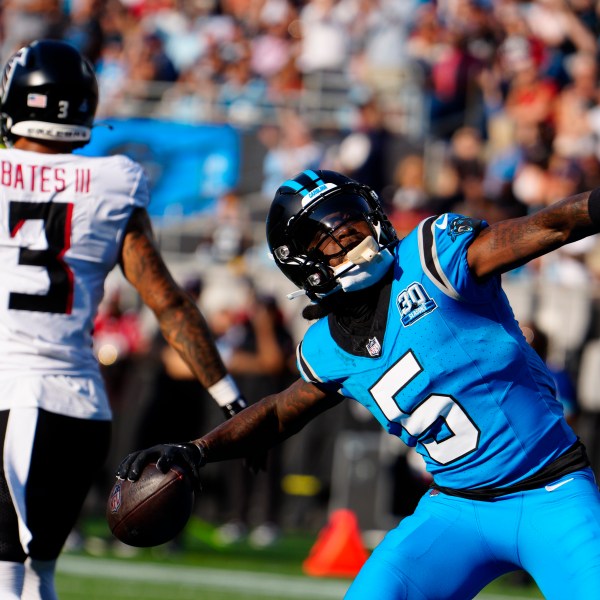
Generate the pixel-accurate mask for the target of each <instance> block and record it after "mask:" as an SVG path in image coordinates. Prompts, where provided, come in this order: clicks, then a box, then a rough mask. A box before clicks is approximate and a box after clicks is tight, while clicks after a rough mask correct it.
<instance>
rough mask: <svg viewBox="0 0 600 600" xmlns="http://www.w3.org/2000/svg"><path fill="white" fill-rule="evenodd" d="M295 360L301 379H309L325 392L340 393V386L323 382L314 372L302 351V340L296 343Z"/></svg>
mask: <svg viewBox="0 0 600 600" xmlns="http://www.w3.org/2000/svg"><path fill="white" fill-rule="evenodd" d="M296 360H297V364H298V369H299V371H300V375H301V376H302V379H304V380H305V381H309V382H310V383H313V384H314V385H316V386H317V387H318V388H319V389H322V390H323V391H325V392H326V393H338V394H339V393H340V389H341V386H340V385H339V384H336V383H332V382H327V383H326V382H324V381H323V380H322V379H321V378H320V377H319V376H318V375H317V373H316V372H315V370H314V369H313V368H312V367H311V366H310V365H309V364H308V362H307V361H306V359H305V358H304V355H303V353H302V342H300V343H299V344H298V347H297V348H296Z"/></svg>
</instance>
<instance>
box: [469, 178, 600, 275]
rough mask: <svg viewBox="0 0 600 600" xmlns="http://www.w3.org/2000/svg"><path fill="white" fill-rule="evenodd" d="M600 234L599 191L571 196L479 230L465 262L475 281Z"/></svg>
mask: <svg viewBox="0 0 600 600" xmlns="http://www.w3.org/2000/svg"><path fill="white" fill-rule="evenodd" d="M598 231H600V189H598V190H593V191H591V192H589V191H588V192H583V193H582V194H577V195H575V196H570V197H569V198H565V199H563V200H560V201H559V202H556V203H555V204H552V205H551V206H548V207H546V208H544V209H542V210H540V211H538V212H536V213H533V214H531V215H528V216H526V217H520V218H518V219H507V220H506V221H500V222H498V223H495V224H493V225H491V226H490V227H487V228H485V229H483V230H482V231H481V233H480V234H479V235H478V236H477V238H476V239H475V240H474V241H473V243H472V244H471V246H470V247H469V251H468V254H467V260H468V262H469V267H470V268H471V271H472V272H473V274H474V275H475V276H476V277H478V278H481V279H483V278H485V277H487V276H489V275H493V274H499V273H505V272H506V271H510V270H511V269H514V268H516V267H519V266H521V265H524V264H525V263H527V262H529V261H530V260H532V259H534V258H537V257H538V256H542V255H544V254H547V253H548V252H551V251H552V250H555V249H556V248H560V247H561V246H564V245H565V244H569V243H571V242H575V241H577V240H580V239H582V238H584V237H587V236H589V235H592V234H594V233H597V232H598Z"/></svg>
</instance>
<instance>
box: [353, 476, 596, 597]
mask: <svg viewBox="0 0 600 600" xmlns="http://www.w3.org/2000/svg"><path fill="white" fill-rule="evenodd" d="M518 569H524V570H525V571H527V572H528V573H529V574H530V575H531V576H532V577H533V578H534V580H535V582H536V583H537V585H538V586H539V588H540V590H541V592H542V594H543V595H544V597H545V598H546V599H547V600H565V599H566V598H573V599H577V600H598V598H600V493H599V491H598V487H597V485H596V482H595V480H594V475H593V473H592V471H591V469H584V470H581V471H577V472H575V473H571V474H569V475H566V476H564V477H561V478H560V479H559V480H557V481H556V482H553V483H552V484H549V485H548V486H545V487H542V488H540V489H536V490H532V491H527V492H521V493H516V494H510V495H507V496H503V497H500V498H497V499H494V500H492V501H482V500H467V499H464V498H457V497H454V496H448V495H446V494H443V493H439V492H437V491H435V490H431V491H428V492H427V493H426V494H425V495H424V496H423V498H421V500H420V502H419V505H418V506H417V509H416V510H415V512H414V513H413V514H412V515H411V516H409V517H406V518H404V519H403V520H402V521H401V522H400V524H399V525H398V527H396V528H395V529H393V530H391V531H390V532H389V533H388V534H387V535H386V537H385V538H384V539H383V541H382V542H381V543H380V544H379V545H378V546H377V548H376V549H375V550H374V552H373V554H372V555H371V557H370V558H369V559H368V560H367V562H366V563H365V565H364V566H363V568H362V569H361V571H360V573H359V574H358V576H357V577H356V579H355V581H354V582H353V583H352V585H351V586H350V589H349V590H348V592H347V594H346V596H345V600H367V599H371V598H385V599H386V600H437V599H444V600H466V599H469V598H473V597H474V596H476V595H477V593H478V592H480V591H481V590H482V589H483V588H484V587H485V586H486V585H487V584H488V583H490V582H491V581H493V580H494V579H496V578H497V577H499V576H500V575H502V574H504V573H508V572H510V571H515V570H518Z"/></svg>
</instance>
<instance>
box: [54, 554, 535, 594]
mask: <svg viewBox="0 0 600 600" xmlns="http://www.w3.org/2000/svg"><path fill="white" fill-rule="evenodd" d="M57 571H58V572H59V573H65V574H67V575H77V576H79V577H92V578H103V577H108V578H114V579H118V580H120V581H124V580H126V581H144V582H151V583H152V582H153V583H177V584H178V585H185V586H190V587H196V586H197V587H202V588H204V589H206V588H209V589H213V590H229V591H238V592H242V593H243V592H248V591H251V592H252V593H253V594H255V595H256V594H258V595H262V596H264V597H265V598H278V599H280V600H284V599H287V598H290V599H293V598H296V599H306V598H311V600H312V599H315V600H330V599H332V600H333V599H335V600H341V599H342V598H343V597H344V594H345V593H346V590H347V589H348V587H349V585H350V581H340V580H335V579H309V578H307V577H300V576H296V575H281V574H276V573H256V572H253V571H237V570H235V571H234V570H228V569H209V568H206V567H189V566H183V565H160V564H156V563H136V562H129V561H127V560H125V559H123V560H118V559H106V558H88V557H85V556H70V555H68V554H66V555H62V556H61V557H60V558H59V559H58V565H57ZM242 597H243V596H242ZM477 600H531V599H527V598H523V597H520V596H504V595H500V594H479V595H478V596H477Z"/></svg>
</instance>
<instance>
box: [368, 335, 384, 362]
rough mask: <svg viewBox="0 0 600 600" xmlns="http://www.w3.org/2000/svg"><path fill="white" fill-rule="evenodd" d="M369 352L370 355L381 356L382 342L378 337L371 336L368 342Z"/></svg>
mask: <svg viewBox="0 0 600 600" xmlns="http://www.w3.org/2000/svg"><path fill="white" fill-rule="evenodd" d="M367 352H368V353H369V356H372V357H373V358H377V357H378V356H381V344H380V343H379V340H378V339H377V338H376V337H372V338H370V339H369V341H368V342H367Z"/></svg>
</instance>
